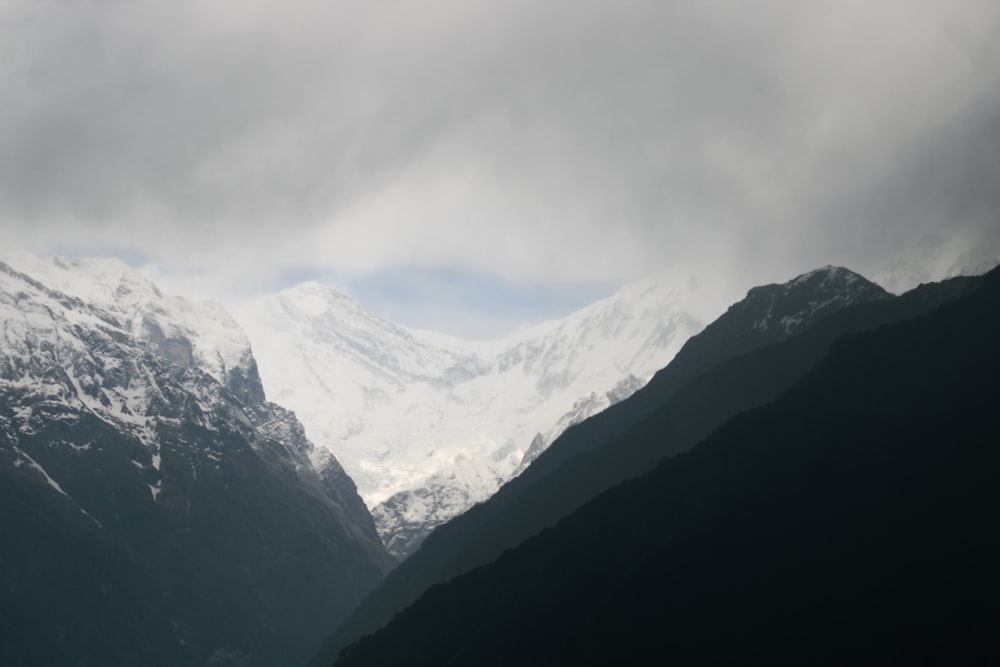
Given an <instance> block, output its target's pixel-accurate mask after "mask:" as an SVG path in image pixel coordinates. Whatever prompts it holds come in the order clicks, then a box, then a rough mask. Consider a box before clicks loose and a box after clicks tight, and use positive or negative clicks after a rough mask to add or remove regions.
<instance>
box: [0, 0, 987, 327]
mask: <svg viewBox="0 0 1000 667" xmlns="http://www.w3.org/2000/svg"><path fill="white" fill-rule="evenodd" d="M0 100H2V103H0V232H2V238H3V241H2V243H3V245H4V246H7V247H19V248H24V249H27V250H30V251H32V252H35V253H38V254H43V255H73V256H79V255H101V256H118V257H121V258H122V259H124V260H125V261H127V262H129V263H130V264H132V265H134V266H137V267H142V268H143V270H145V271H146V272H147V273H148V274H149V275H151V276H154V277H155V278H156V279H157V280H158V281H159V282H160V283H162V284H163V285H164V286H165V287H166V288H167V289H169V290H172V291H175V292H180V293H185V294H186V295H188V296H194V297H208V298H216V299H220V300H223V301H234V300H239V299H243V298H249V297H252V296H253V295H255V294H259V293H263V292H266V291H273V290H277V289H280V288H283V287H286V286H288V285H291V284H294V283H295V282H297V281H300V280H305V279H315V280H320V281H321V282H326V283H329V284H333V285H336V286H338V287H340V288H341V289H344V290H345V291H347V292H348V293H350V294H352V296H354V297H355V298H356V299H357V300H358V301H360V302H361V303H362V305H364V306H366V307H368V308H370V309H373V310H375V311H377V312H381V313H382V314H384V315H386V316H388V317H390V318H392V319H395V320H397V321H401V322H402V323H404V324H410V325H412V326H419V327H424V328H436V329H439V330H443V331H446V332H448V333H453V334H457V335H465V336H468V337H490V336H495V335H500V334H502V333H504V332H505V331H506V330H509V329H511V328H513V327H515V326H517V325H519V324H523V323H525V322H526V321H530V320H534V319H541V318H545V317H550V316H558V315H563V314H566V313H568V312H569V311H570V310H572V309H574V308H577V307H580V306H582V305H584V304H586V303H588V302H589V301H591V300H593V299H596V298H598V297H601V296H605V295H607V294H609V293H610V292H611V291H613V290H614V288H615V287H617V286H618V285H621V284H623V283H625V282H628V281H631V280H634V279H638V278H641V277H643V276H645V275H647V274H650V273H654V272H658V271H661V270H664V269H666V270H669V271H673V272H679V273H689V274H692V275H698V276H706V277H711V279H712V280H715V281H717V282H718V284H719V285H720V287H719V288H718V289H719V291H720V294H726V295H729V294H736V293H737V292H739V293H742V292H745V290H746V288H747V287H749V286H750V285H753V284H759V283H763V282H773V281H781V280H785V279H788V278H790V277H792V276H794V275H796V274H797V273H799V272H802V271H805V270H808V269H811V268H814V267H816V266H821V265H825V264H841V265H846V266H849V267H851V268H854V269H856V270H859V271H861V272H863V273H871V272H874V271H877V270H879V269H880V268H882V267H884V266H886V265H887V264H888V263H890V262H892V261H893V260H894V259H896V258H897V257H899V256H900V254H901V253H903V252H905V250H906V248H910V247H914V246H915V245H919V244H920V243H921V240H922V239H924V240H926V239H927V238H938V239H945V240H947V241H948V242H949V243H952V244H953V246H955V247H960V248H966V249H974V250H976V251H977V252H979V253H980V254H982V253H987V254H989V253H1000V3H997V2H996V1H995V0H937V1H931V0H879V1H878V2H872V1H871V0H838V1H836V2H834V1H832V0H831V1H819V0H816V1H814V2H806V1H803V0H785V1H782V0H756V1H754V2H745V1H739V0H733V1H730V2H722V1H719V0H697V1H695V0H692V1H684V0H677V1H667V0H615V1H612V0H603V1H599V0H504V1H503V2H500V1H497V0H492V1H485V0H420V1H416V0H285V1H283V2H276V1H271V2H266V1H263V0H241V2H232V1H231V0H224V1H223V0H220V1H210V0H204V1H202V0H134V1H128V0H0Z"/></svg>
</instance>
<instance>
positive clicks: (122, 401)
mask: <svg viewBox="0 0 1000 667" xmlns="http://www.w3.org/2000/svg"><path fill="white" fill-rule="evenodd" d="M0 322H2V332H3V345H2V348H0V496H2V501H3V506H4V512H3V516H2V518H0V530H2V533H3V535H4V539H3V541H2V542H0V586H2V587H3V590H4V596H3V598H2V601H0V619H2V624H3V627H4V632H3V634H4V641H3V643H2V646H0V662H2V663H3V664H5V665H37V664H46V665H54V664H80V665H123V666H124V665H139V664H142V665H205V664H213V665H243V666H244V667H246V666H250V665H260V666H265V665H266V666H273V665H295V664H299V663H300V662H301V661H302V660H304V659H305V658H306V657H307V652H308V651H309V650H310V649H311V645H314V644H315V643H316V642H317V641H318V639H319V638H320V637H321V636H322V633H323V632H324V631H325V630H326V629H327V624H328V623H329V622H330V618H331V617H336V616H343V615H345V614H346V613H347V611H349V610H350V608H351V607H353V606H354V605H355V604H356V603H357V602H358V601H359V600H360V599H361V598H362V596H363V595H364V594H365V593H366V592H367V591H368V590H369V589H370V588H371V587H372V586H374V585H375V584H376V583H377V582H378V581H379V580H380V579H381V577H382V576H383V575H384V574H385V573H386V572H387V571H388V570H389V569H390V567H391V566H392V564H393V562H392V559H391V558H390V557H389V556H388V554H386V553H385V552H384V550H383V549H382V547H381V544H380V542H379V540H378V536H377V534H376V532H375V528H374V524H373V522H372V518H371V516H370V514H369V513H368V511H367V509H366V508H365V506H364V503H363V502H362V501H361V498H360V497H359V496H358V494H357V491H356V489H355V486H354V484H353V482H351V480H350V479H349V477H347V475H346V474H345V473H344V472H343V470H342V469H341V468H340V467H339V465H338V464H337V463H336V461H335V460H334V459H333V458H332V457H331V456H329V455H328V454H326V455H324V456H325V458H321V460H323V462H324V470H323V471H322V472H321V471H319V470H317V469H316V468H315V467H314V466H313V464H312V460H314V459H315V458H316V456H315V452H314V451H313V446H312V444H311V443H310V442H309V441H308V440H307V439H306V437H305V435H304V433H303V429H302V426H301V424H300V423H299V422H298V420H297V419H296V418H295V416H294V415H293V414H292V413H291V412H289V411H287V410H285V409H284V408H281V407H279V406H278V405H276V404H274V403H269V402H267V401H266V400H265V397H264V393H263V389H262V385H261V382H260V378H259V376H258V374H257V370H256V362H255V360H254V358H253V356H252V354H251V352H250V348H249V344H248V341H247V338H246V336H245V335H244V334H243V333H242V331H241V329H240V328H239V327H238V325H237V324H236V323H235V322H234V321H233V320H232V318H231V317H229V316H228V315H227V314H226V312H225V311H224V310H223V309H222V308H221V307H219V306H215V305H211V304H199V303H192V302H189V301H186V300H184V299H181V298H177V297H169V296H165V295H163V294H161V293H160V292H159V290H158V289H157V287H156V286H155V285H154V284H152V283H151V282H149V281H148V280H146V279H145V278H143V277H142V276H140V275H139V274H138V273H136V272H135V271H133V270H132V269H130V268H129V267H127V266H126V265H124V264H123V263H121V262H119V261H117V260H41V259H37V258H35V257H32V256H29V255H24V254H15V255H10V256H7V257H5V261H3V262H0Z"/></svg>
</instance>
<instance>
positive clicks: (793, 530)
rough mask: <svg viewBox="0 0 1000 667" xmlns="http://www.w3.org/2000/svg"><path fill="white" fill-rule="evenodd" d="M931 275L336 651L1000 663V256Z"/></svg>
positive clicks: (547, 659) (645, 429) (650, 424)
mask: <svg viewBox="0 0 1000 667" xmlns="http://www.w3.org/2000/svg"><path fill="white" fill-rule="evenodd" d="M928 290H930V291H933V292H935V293H936V295H937V297H938V298H940V297H941V296H942V294H943V293H946V292H951V291H953V290H957V291H962V292H966V295H965V296H962V297H960V298H959V299H957V300H955V301H953V302H952V303H946V304H944V305H942V306H941V307H939V308H937V309H935V310H933V311H932V312H930V313H928V314H924V315H920V316H917V317H914V318H912V319H907V320H905V321H899V322H897V323H895V324H891V325H886V326H882V327H880V328H878V329H877V330H874V331H868V332H865V333H857V334H852V335H846V336H843V337H841V338H839V339H838V340H837V341H836V342H835V343H834V344H833V345H832V347H831V348H830V349H829V352H828V354H825V355H824V356H823V358H822V359H821V360H820V361H819V363H818V364H816V365H815V366H814V368H813V369H812V370H810V371H808V372H807V373H806V374H805V375H803V376H801V377H800V378H799V379H797V380H795V381H794V382H792V383H791V385H790V386H789V388H787V389H786V390H785V391H783V392H781V395H780V397H778V398H777V399H776V400H774V401H773V402H771V403H769V404H768V405H766V406H764V407H759V408H755V409H752V410H749V411H746V412H743V413H742V414H740V415H738V416H737V417H735V418H733V419H731V420H729V421H728V422H727V423H726V424H725V425H724V426H723V427H722V428H720V429H718V430H717V431H715V432H714V433H713V434H712V435H711V436H710V437H708V438H707V439H706V440H704V441H703V442H702V443H701V444H699V445H698V446H697V447H695V448H694V449H692V450H690V451H688V452H686V453H681V454H678V455H676V456H674V457H672V458H668V459H666V460H664V461H662V462H661V463H660V464H659V465H658V466H657V467H656V468H655V469H654V470H653V471H652V472H650V473H647V474H646V475H644V476H642V477H639V478H636V479H633V480H630V481H628V482H625V483H623V484H621V485H619V486H617V487H616V488H614V489H611V490H609V491H607V492H605V493H603V494H601V495H600V496H598V497H597V498H595V499H594V500H592V501H591V502H589V503H587V504H586V505H584V506H583V507H581V508H580V509H579V510H578V511H576V512H575V513H573V514H572V515H571V516H569V517H566V518H564V519H562V520H561V521H560V522H559V523H558V525H557V526H556V527H554V528H550V529H548V530H545V531H543V532H542V533H540V534H539V535H537V536H536V537H534V538H532V539H530V540H528V541H526V542H525V543H523V544H522V545H520V546H518V547H517V548H515V549H513V550H511V551H508V552H507V553H505V554H503V555H502V556H501V557H500V558H499V559H497V560H496V562H494V563H493V564H490V565H487V566H484V567H481V568H477V569H475V570H473V571H471V572H468V573H466V574H464V575H462V576H460V577H457V578H456V579H454V580H453V581H452V582H450V583H448V584H443V585H439V586H435V587H434V588H432V589H431V590H429V591H428V592H427V593H426V594H425V595H423V596H422V597H421V598H420V599H419V600H418V601H417V603H416V604H414V605H412V606H411V607H409V608H408V609H406V610H405V611H403V612H402V613H401V614H399V615H398V616H397V617H396V618H395V619H394V620H393V621H392V622H391V623H390V624H389V625H388V626H387V627H386V628H385V629H383V630H382V631H379V632H377V633H375V634H374V635H372V636H369V637H366V638H364V639H362V640H361V641H360V642H358V643H357V644H355V645H353V646H351V647H349V648H348V649H347V650H346V651H344V653H343V654H342V656H341V659H340V661H339V662H338V663H337V664H338V665H342V666H343V667H354V666H357V665H380V666H391V665H397V664H400V665H401V664H406V665H439V666H440V665H469V664H476V665H506V664H519V665H535V664H537V665H542V664H545V665H549V664H618V663H626V664H630V663H636V662H639V661H643V662H648V661H650V660H655V661H656V662H662V663H677V664H746V663H754V664H757V663H761V664H774V663H782V664H848V663H859V662H860V663H868V664H876V663H877V664H992V662H994V661H995V660H996V659H997V652H998V649H997V645H996V642H995V638H996V628H997V627H998V622H1000V602H998V600H1000V595H998V594H1000V577H998V576H997V575H996V563H997V562H998V558H1000V531H998V530H997V528H996V517H997V516H1000V485H997V484H996V479H997V476H998V474H1000V447H998V440H997V437H996V435H997V428H998V417H997V415H998V414H1000V411H998V409H997V407H998V406H997V393H996V391H995V390H996V383H997V377H1000V348H998V346H997V341H998V340H1000V272H998V271H994V272H992V273H991V274H989V275H988V276H987V277H986V278H985V279H983V280H979V281H971V282H970V281H959V282H950V283H947V284H944V285H940V286H929V287H928V288H926V289H925V290H924V292H925V295H926V293H927V292H928ZM911 298H912V297H911ZM894 302H896V303H900V302H902V299H900V300H894ZM890 303H891V302H890ZM856 312H860V311H856ZM847 314H848V313H847V311H846V310H845V312H844V316H847ZM854 316H858V315H852V317H854ZM825 321H829V318H828V319H827V320H825ZM818 328H819V324H817V325H816V326H815V327H814V328H813V332H814V333H815V332H816V331H818ZM805 336H806V333H805V332H803V334H802V336H801V337H798V338H797V339H792V340H790V341H788V342H787V343H782V344H779V345H777V346H775V347H774V348H773V350H772V351H771V352H770V354H777V350H778V349H779V348H788V347H789V346H791V345H792V343H793V342H794V341H796V340H800V341H801V340H806V338H805ZM803 345H804V344H803ZM763 353H764V351H763V350H762V351H760V354H763ZM800 353H801V350H800ZM742 359H744V360H745V359H749V357H743V358H742ZM733 361H734V363H737V362H738V360H733ZM746 363H749V362H746ZM767 368H769V367H768V366H766V365H762V366H761V370H762V372H764V371H766V369H767ZM702 377H703V378H706V377H707V376H702ZM678 398H680V394H678ZM654 416H655V415H654ZM659 427H660V425H659V424H658V423H657V422H656V421H655V420H651V421H646V422H643V423H642V424H641V425H638V426H636V427H634V429H633V430H632V431H630V432H629V438H642V437H648V438H651V439H652V438H657V437H660V435H659ZM622 442H624V439H623V440H622Z"/></svg>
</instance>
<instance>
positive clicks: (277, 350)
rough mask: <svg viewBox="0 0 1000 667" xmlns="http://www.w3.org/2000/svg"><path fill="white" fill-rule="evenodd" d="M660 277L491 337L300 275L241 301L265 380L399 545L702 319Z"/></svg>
mask: <svg viewBox="0 0 1000 667" xmlns="http://www.w3.org/2000/svg"><path fill="white" fill-rule="evenodd" d="M703 296H704V295H702V294H701V293H700V291H699V288H698V286H697V284H695V283H694V282H692V281H690V280H688V281H687V282H681V283H679V284H678V283H676V282H674V281H673V280H668V279H666V278H665V277H663V276H657V277H653V278H650V279H648V280H645V281H640V282H637V283H633V284H630V285H627V286H626V287H623V288H622V289H620V290H619V291H618V292H616V293H615V294H614V295H612V296H611V297H609V298H607V299H604V300H601V301H598V302H597V303H594V304H592V305H590V306H588V307H586V308H583V309H581V310H580V311H578V312H576V313H573V314H571V315H569V316H568V317H565V318H563V319H559V320H552V321H548V322H544V323H541V324H537V325H535V326H532V327H530V328H527V329H525V330H522V331H519V332H516V333H514V334H512V335H511V336H509V337H507V338H504V339H500V340H495V341H486V342H482V341H463V340H459V339H455V338H451V337H448V336H444V335H441V334H437V333H431V332H426V331H418V330H411V329H408V328H405V327H402V326H399V325H396V324H393V323H390V322H388V321H386V320H384V319H382V318H380V317H378V316H376V315H374V314H372V313H369V312H367V311H365V310H364V309H363V308H362V307H361V306H359V305H358V304H357V303H355V302H354V301H353V300H351V299H350V298H348V297H347V296H345V295H343V294H341V293H339V292H337V291H336V290H334V289H333V288H330V287H326V286H322V285H319V284H317V283H304V284H301V285H298V286H296V287H293V288H290V289H288V290H285V291H283V292H281V293H280V294H276V295H270V296H267V297H264V298H262V299H260V300H258V301H257V302H255V303H253V304H250V305H249V306H247V307H244V308H241V309H240V311H239V317H240V319H241V321H242V322H243V323H244V326H246V327H247V330H248V331H249V334H250V336H251V339H252V340H253V345H254V351H255V354H256V357H257V359H258V360H259V362H260V367H261V373H262V375H263V378H264V382H265V385H266V387H267V389H268V392H269V395H270V396H271V397H272V398H273V399H274V400H276V401H278V402H279V403H281V404H282V405H286V406H287V407H289V408H291V409H293V410H294V411H295V413H296V414H297V415H298V417H299V418H300V419H301V420H302V422H303V424H304V425H305V428H306V433H307V434H308V435H309V437H310V439H311V440H312V441H313V442H315V443H316V444H317V446H318V447H317V452H319V451H320V450H321V449H322V448H326V449H328V450H329V451H331V452H333V453H334V454H335V455H336V458H337V459H338V460H339V461H340V462H341V463H342V464H343V465H344V468H345V469H346V470H347V472H348V473H349V474H350V475H351V477H352V478H353V479H354V480H355V481H356V483H357V484H358V489H359V493H360V494H361V495H362V497H363V498H364V499H365V501H366V502H367V503H368V506H369V507H370V508H371V509H372V513H373V515H374V517H375V520H376V523H377V526H378V530H379V533H380V534H381V535H382V538H383V540H384V542H385V544H386V545H387V547H388V548H389V550H390V551H391V552H393V553H395V554H398V555H401V556H402V555H407V554H409V553H411V552H412V551H413V550H415V549H416V547H417V546H419V544H420V543H421V542H422V540H423V539H424V537H425V536H426V535H427V534H428V533H429V532H430V531H431V530H433V528H434V527H436V526H438V525H440V524H442V523H444V522H445V521H447V520H448V519H451V518H452V517H454V516H457V515H459V514H461V513H462V512H464V511H465V510H467V509H468V508H469V507H471V506H473V505H474V504H476V503H479V502H482V501H484V500H486V499H487V498H489V497H490V496H491V495H492V494H493V493H494V492H495V491H496V490H497V488H499V487H500V485H501V484H503V483H504V482H505V481H507V480H508V479H510V478H511V477H512V476H513V475H515V474H517V473H518V472H520V471H521V470H523V469H524V468H525V467H526V466H527V464H528V463H530V462H531V461H532V460H534V458H535V457H537V456H538V455H539V454H540V453H541V452H542V451H543V450H544V449H545V448H546V447H547V446H548V445H549V443H551V441H552V440H553V439H554V438H555V437H556V436H558V435H559V433H561V432H562V431H563V430H564V429H565V428H567V427H568V426H570V425H572V424H573V423H577V422H579V421H581V420H583V419H585V418H586V417H588V416H590V415H591V414H594V413H596V412H598V411H600V410H602V409H604V408H606V407H607V406H608V405H610V404H612V403H614V402H617V401H620V400H621V399H623V398H625V397H627V396H628V395H630V394H631V393H632V392H634V391H635V389H637V388H639V387H641V386H642V385H643V384H644V383H645V382H646V380H648V379H649V377H650V376H652V374H653V373H654V372H655V371H656V370H658V369H659V368H662V367H663V366H664V365H665V364H666V363H667V362H668V361H670V359H671V358H672V357H673V355H674V354H675V353H676V352H677V350H678V349H680V347H681V345H683V343H684V342H685V341H686V340H687V339H688V337H690V336H691V334H693V333H696V332H697V331H699V330H700V329H701V328H702V326H703V323H702V322H703V320H702V318H703V317H704V316H705V315H704V313H705V311H706V305H705V304H704V303H702V302H701V299H702V298H703Z"/></svg>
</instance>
